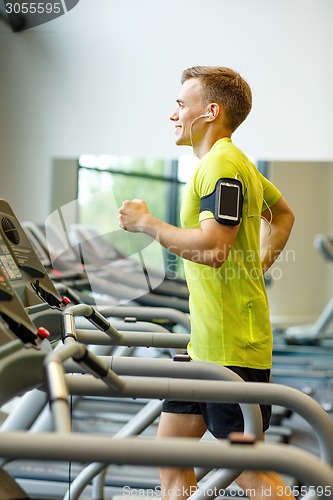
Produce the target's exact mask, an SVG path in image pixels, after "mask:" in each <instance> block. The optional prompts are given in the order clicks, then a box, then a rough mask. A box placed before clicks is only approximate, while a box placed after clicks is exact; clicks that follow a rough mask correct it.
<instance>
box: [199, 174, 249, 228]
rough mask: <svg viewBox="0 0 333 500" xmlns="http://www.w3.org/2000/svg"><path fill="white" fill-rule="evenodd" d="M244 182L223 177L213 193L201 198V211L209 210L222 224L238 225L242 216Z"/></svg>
mask: <svg viewBox="0 0 333 500" xmlns="http://www.w3.org/2000/svg"><path fill="white" fill-rule="evenodd" d="M242 209H243V193H242V183H241V182H240V181H239V180H238V179H230V178H227V177H223V178H222V179H219V180H218V181H217V183H216V186H215V189H214V191H213V192H212V193H211V194H208V195H206V196H203V197H202V198H201V199H200V212H203V211H204V210H209V212H212V214H214V218H215V220H216V221H217V222H219V223H220V224H226V225H227V226H237V225H238V224H239V223H240V221H241V218H242Z"/></svg>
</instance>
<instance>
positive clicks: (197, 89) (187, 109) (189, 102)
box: [170, 78, 206, 146]
mask: <svg viewBox="0 0 333 500" xmlns="http://www.w3.org/2000/svg"><path fill="white" fill-rule="evenodd" d="M176 101H177V104H178V106H177V108H176V110H175V111H174V112H173V113H172V115H171V116H170V120H171V121H173V122H174V124H175V136H176V139H175V141H176V144H177V145H178V146H192V145H193V142H194V141H195V142H197V140H198V139H199V138H200V135H201V133H202V131H203V124H204V118H202V119H201V118H199V119H198V120H195V118H197V117H198V116H200V115H203V114H205V113H206V110H205V107H204V105H203V103H202V87H201V83H200V81H199V80H198V79H197V78H190V79H189V80H185V82H184V83H183V85H182V87H181V90H180V92H179V95H178V98H177V99H176ZM193 120H195V121H193Z"/></svg>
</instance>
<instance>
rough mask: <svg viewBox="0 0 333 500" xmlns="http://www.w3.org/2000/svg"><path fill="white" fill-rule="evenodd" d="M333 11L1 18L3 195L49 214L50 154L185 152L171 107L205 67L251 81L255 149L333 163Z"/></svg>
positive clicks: (148, 2)
mask: <svg viewBox="0 0 333 500" xmlns="http://www.w3.org/2000/svg"><path fill="white" fill-rule="evenodd" d="M332 18H333V2H332V1H331V0H317V1H316V2H314V1H313V0H293V1H292V2H290V0H275V1H274V0H251V1H248V0H234V1H232V2H231V1H229V0H204V1H203V0H181V1H179V0H80V2H79V4H78V5H77V6H76V7H75V8H74V9H73V10H72V11H70V12H69V13H68V14H66V15H64V16H62V17H60V18H59V19H57V20H55V21H53V22H50V23H48V24H45V25H44V26H40V27H38V28H34V29H31V30H27V31H25V32H22V33H17V34H13V33H11V32H10V30H9V28H8V27H7V26H6V25H5V24H3V23H0V110H1V119H0V153H1V156H0V171H1V188H0V196H1V197H3V198H5V199H7V200H8V201H9V202H10V203H11V205H12V207H13V209H14V211H15V212H16V214H17V215H18V217H19V218H20V219H32V220H35V221H36V222H43V221H44V220H45V218H46V217H47V215H48V214H49V213H50V211H51V180H52V173H51V167H52V160H53V159H54V158H57V157H60V158H64V157H65V158H75V157H77V156H78V155H79V154H81V153H96V154H101V153H109V154H131V155H137V156H142V155H146V156H147V155H148V156H165V157H175V156H176V155H177V154H178V153H179V150H178V149H177V148H176V146H174V144H173V133H174V132H173V127H172V125H171V124H170V123H169V122H168V117H169V115H170V113H171V111H172V110H173V108H174V100H175V97H176V94H177V92H178V89H179V78H180V74H181V71H182V69H184V68H185V67H187V66H190V65H195V64H212V65H214V64H217V65H220V64H221V65H226V66H231V67H233V68H235V69H237V70H239V71H240V72H241V73H242V74H243V75H244V76H245V77H246V78H247V80H248V81H249V83H250V84H251V86H252V89H253V93H254V108H253V112H252V113H251V115H250V117H249V118H248V120H247V122H246V123H245V124H243V125H242V127H241V128H240V130H239V132H237V133H236V134H235V136H234V141H235V142H236V143H237V144H238V145H239V146H240V147H242V148H243V149H244V150H245V151H246V152H247V153H248V154H249V155H251V156H253V157H254V158H257V159H263V160H273V161H288V162H290V161H293V160H295V161H302V160H304V161H311V162H319V161H329V162H330V161H333V141H332V138H331V121H332V116H333V92H332V88H333V65H332V64H331V63H330V61H331V48H332V46H333V31H332V29H331V20H332ZM182 153H184V151H182ZM292 169H293V167H292V166H291V168H290V172H292ZM299 170H302V168H299V169H298V170H297V172H299ZM290 172H289V169H288V179H289V178H290V179H291V178H292V176H291V177H290V175H291V173H290ZM285 173H286V174H287V172H285ZM295 177H296V178H293V182H297V185H296V186H295V189H298V187H297V186H299V173H298V174H297V175H295ZM314 178H315V179H316V175H314ZM312 179H313V176H311V180H310V181H309V179H308V178H307V175H305V176H303V179H302V180H301V182H303V183H304V185H307V183H308V182H312ZM331 181H332V179H331ZM331 181H330V182H331ZM64 182H66V179H64ZM331 185H332V184H331ZM317 188H318V189H321V186H320V184H317ZM331 209H332V207H331ZM331 213H332V210H331ZM310 239H311V238H310ZM309 260H310V254H309ZM324 281H325V279H324ZM327 283H331V281H330V282H327ZM325 286H326V285H325ZM329 286H330V285H327V287H329ZM274 293H275V292H274ZM324 300H325V297H323V296H321V299H319V298H318V301H321V302H323V301H324ZM279 304H280V302H279ZM284 306H285V307H286V308H287V304H286V301H284ZM279 307H280V306H279ZM318 308H319V304H317V303H316V306H315V307H314V309H318Z"/></svg>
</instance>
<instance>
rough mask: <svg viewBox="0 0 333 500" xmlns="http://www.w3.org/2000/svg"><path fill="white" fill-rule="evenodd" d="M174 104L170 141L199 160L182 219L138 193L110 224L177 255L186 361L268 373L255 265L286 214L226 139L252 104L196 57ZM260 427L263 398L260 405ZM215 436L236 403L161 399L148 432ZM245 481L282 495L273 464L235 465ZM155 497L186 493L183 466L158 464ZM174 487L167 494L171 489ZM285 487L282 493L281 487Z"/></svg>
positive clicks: (289, 217) (288, 224) (192, 482)
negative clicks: (162, 216)
mask: <svg viewBox="0 0 333 500" xmlns="http://www.w3.org/2000/svg"><path fill="white" fill-rule="evenodd" d="M181 81H182V87H181V90H180V93H179V96H178V98H177V108H176V110H175V111H174V113H173V114H172V115H171V117H170V119H171V121H172V122H174V125H175V135H176V144H178V145H184V146H189V145H190V146H192V147H193V150H194V153H195V154H196V155H197V156H198V158H199V159H200V163H199V165H198V167H197V168H196V170H195V172H194V173H193V175H192V177H191V179H190V180H189V182H188V183H187V186H186V190H185V193H184V198H183V201H182V208H181V223H182V227H181V228H178V227H174V226H171V225H170V224H167V223H165V222H163V221H161V220H159V219H157V218H156V217H154V216H153V215H152V214H151V213H150V211H149V209H148V207H147V205H146V203H145V202H144V201H142V200H133V201H125V202H124V203H123V205H122V207H121V208H120V210H119V214H120V215H119V224H120V227H122V228H124V229H126V230H128V231H132V232H138V231H141V232H144V233H146V234H149V235H151V236H152V237H154V238H157V239H158V241H159V242H160V244H161V245H163V246H164V247H165V248H168V249H169V250H171V251H172V252H174V253H175V254H177V255H179V256H181V257H182V258H183V259H184V266H185V274H186V279H187V283H188V287H189V291H190V312H191V340H190V343H189V345H188V353H189V355H190V357H191V358H192V359H194V360H203V361H211V362H215V363H218V364H221V365H223V366H227V367H229V368H230V369H232V370H233V371H235V372H236V373H238V374H239V375H240V376H241V377H242V378H243V379H244V380H246V381H256V382H269V377H270V368H271V364H272V331H271V325H270V318H269V309H268V304H267V296H266V291H265V285H264V277H263V274H264V272H265V271H266V270H267V269H269V267H270V266H271V265H272V264H273V262H274V260H275V259H276V258H277V257H278V255H279V254H280V253H281V251H282V249H283V248H284V246H285V244H286V242H287V240H288V237H289V234H290V231H291V229H292V226H293V223H294V215H293V213H292V210H291V209H290V207H289V206H288V204H287V202H286V201H285V200H284V199H283V197H282V196H281V193H280V192H279V191H278V190H277V188H276V187H275V186H274V185H273V184H271V183H270V182H269V181H268V180H267V179H265V178H264V177H263V176H262V175H261V174H260V173H259V172H258V170H257V169H256V167H255V166H254V165H253V164H252V163H251V162H250V160H249V159H248V158H247V157H246V156H245V155H244V153H242V152H241V151H240V150H239V149H238V148H237V147H236V146H234V145H233V143H232V141H231V136H232V134H233V132H234V131H235V130H236V129H237V127H238V126H239V125H240V124H241V123H242V122H243V121H244V120H245V118H246V117H247V115H248V114H249V112H250V110H251V107H252V94H251V89H250V87H249V85H248V84H247V82H246V81H245V80H244V79H243V78H242V77H241V76H240V75H239V74H238V73H236V72H235V71H233V70H231V69H229V68H224V67H207V66H197V67H193V68H188V69H187V70H185V71H184V72H183V75H182V80H181ZM261 410H262V415H263V432H264V431H265V430H267V428H268V426H269V419H270V407H269V406H262V407H261ZM207 429H209V430H210V432H212V434H213V435H214V436H215V437H216V438H218V439H219V438H225V437H226V436H227V435H228V434H229V433H230V432H231V431H243V419H242V415H241V412H240V409H239V406H238V405H230V404H211V403H208V404H197V403H193V404H192V403H186V402H185V403H183V402H174V401H166V402H165V403H164V406H163V412H162V415H161V419H160V425H159V430H158V437H159V438H162V437H192V438H201V437H202V436H203V434H204V433H205V432H206V430H207ZM237 482H238V484H239V485H240V486H241V487H242V488H243V489H244V490H245V489H246V490H248V489H254V491H255V496H254V497H253V498H256V500H258V499H260V498H264V496H263V492H264V491H266V492H267V491H268V490H267V488H269V491H271V492H272V494H271V498H279V499H281V498H282V499H283V498H289V499H290V496H288V495H286V496H284V487H285V486H284V483H283V482H282V481H281V479H280V478H279V476H278V475H277V474H275V473H274V472H257V471H254V472H251V471H245V472H243V473H242V474H241V475H240V476H239V478H237ZM161 486H162V496H163V497H165V498H167V497H168V498H171V497H172V496H174V497H175V498H176V497H177V498H179V496H180V495H179V492H180V491H183V492H184V495H183V497H184V498H186V496H187V493H186V492H193V491H194V488H195V487H196V478H195V474H194V471H193V469H176V468H172V467H170V468H168V467H164V468H162V469H161ZM172 493H174V494H172ZM287 493H288V492H287Z"/></svg>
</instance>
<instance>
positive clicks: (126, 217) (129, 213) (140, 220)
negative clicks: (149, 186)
mask: <svg viewBox="0 0 333 500" xmlns="http://www.w3.org/2000/svg"><path fill="white" fill-rule="evenodd" d="M147 215H150V212H149V209H148V207H147V204H146V202H145V201H143V200H133V201H130V200H125V201H124V202H123V204H122V206H121V207H120V209H119V217H118V220H119V226H120V227H121V228H122V229H125V231H130V232H132V233H140V232H142V230H143V227H144V226H145V220H146V216H147Z"/></svg>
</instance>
